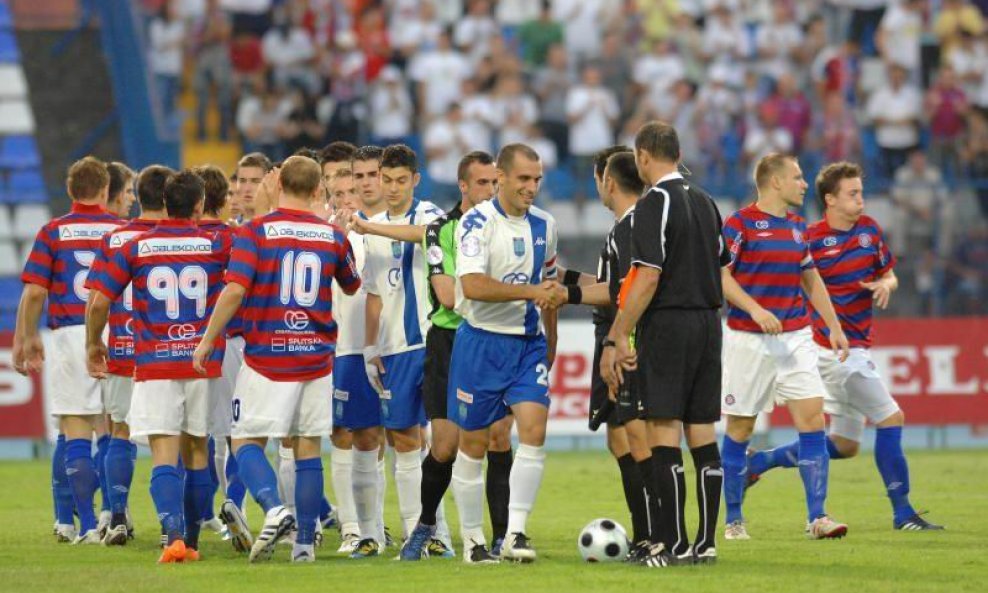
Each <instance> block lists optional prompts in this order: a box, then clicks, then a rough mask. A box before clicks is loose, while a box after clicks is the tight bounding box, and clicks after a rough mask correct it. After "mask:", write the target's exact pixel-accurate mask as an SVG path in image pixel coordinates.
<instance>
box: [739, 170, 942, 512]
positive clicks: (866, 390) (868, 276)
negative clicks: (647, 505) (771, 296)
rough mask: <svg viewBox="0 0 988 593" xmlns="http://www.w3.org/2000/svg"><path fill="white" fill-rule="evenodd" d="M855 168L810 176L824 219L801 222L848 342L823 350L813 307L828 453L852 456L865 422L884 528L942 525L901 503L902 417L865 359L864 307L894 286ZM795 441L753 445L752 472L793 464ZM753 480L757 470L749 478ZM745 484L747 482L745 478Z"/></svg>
mask: <svg viewBox="0 0 988 593" xmlns="http://www.w3.org/2000/svg"><path fill="white" fill-rule="evenodd" d="M862 176H863V172H862V170H861V167H859V166H858V165H856V164H854V163H847V162H840V163H833V164H830V165H827V166H826V167H824V168H823V170H821V171H820V173H819V175H817V178H816V192H817V195H818V196H819V197H820V201H821V203H822V205H823V207H824V218H823V220H820V221H818V222H816V223H814V224H812V225H810V227H809V228H808V229H807V236H806V238H807V241H808V243H809V247H810V252H811V253H812V255H813V259H814V261H815V262H816V264H817V267H818V269H819V270H820V275H821V276H822V277H823V281H824V283H825V284H826V285H827V290H828V292H829V293H830V295H831V298H832V299H833V303H834V308H835V309H836V311H837V317H838V319H839V320H840V324H841V327H843V328H844V332H845V334H846V335H847V338H848V341H849V343H850V346H851V351H850V354H849V356H848V359H847V360H846V361H844V362H843V363H841V362H839V361H838V360H837V358H836V357H834V355H833V354H832V352H831V351H830V330H829V328H828V327H827V325H826V324H825V323H824V322H823V318H822V317H821V316H820V315H819V314H818V313H817V312H816V311H813V312H812V315H813V338H814V340H815V341H816V343H817V344H818V345H819V346H820V361H819V368H820V375H821V377H822V378H823V381H824V385H825V386H826V388H827V392H826V395H825V399H824V411H825V412H827V414H828V415H829V416H830V436H829V438H828V440H827V449H828V451H829V454H830V458H831V459H842V458H846V457H853V456H855V455H857V453H858V448H859V446H860V443H861V438H862V437H863V435H864V428H865V422H866V421H871V422H872V423H874V424H875V426H876V430H875V464H876V465H877V466H878V472H879V473H880V474H881V476H882V481H883V482H884V483H885V488H886V491H887V493H888V497H889V500H890V501H891V503H892V515H893V516H892V527H893V528H894V529H899V530H904V531H924V530H938V529H943V527H942V526H940V525H935V524H933V523H930V522H928V521H927V520H925V519H923V518H922V517H921V516H920V515H919V514H918V513H917V512H916V511H915V509H913V507H912V505H911V504H910V502H909V466H908V464H907V463H906V457H905V455H904V454H903V452H902V425H903V422H904V417H903V415H902V410H901V409H900V408H899V405H898V404H897V403H896V402H895V400H894V399H893V398H892V395H891V394H890V393H889V390H888V387H886V386H885V384H884V383H883V382H882V380H881V377H880V376H879V375H878V373H877V371H876V369H875V364H874V362H872V360H871V353H870V347H871V342H872V307H873V305H877V306H878V307H879V308H880V309H884V308H885V307H887V306H888V302H889V297H890V295H891V294H892V292H894V291H895V290H896V289H897V288H898V286H899V281H898V279H897V278H896V276H895V271H894V270H893V267H894V265H895V257H894V256H893V255H892V253H891V251H889V248H888V242H887V241H886V239H885V233H884V232H882V228H881V227H880V226H879V225H878V223H877V222H876V221H875V220H874V219H872V218H870V217H869V216H866V215H865V214H864V206H865V204H864V197H863V190H862V182H861V178H862ZM798 450H799V443H798V442H793V443H789V444H788V445H783V446H781V447H777V448H775V449H772V450H769V451H759V452H757V453H755V454H754V455H752V456H751V458H750V459H749V465H748V471H749V473H750V475H752V476H758V474H761V473H764V472H765V471H768V470H769V469H772V468H774V467H793V466H795V463H796V457H797V451H798ZM755 479H756V480H757V477H756V478H755ZM749 483H753V482H752V480H751V479H750V478H749Z"/></svg>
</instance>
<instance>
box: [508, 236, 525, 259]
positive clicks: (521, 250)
mask: <svg viewBox="0 0 988 593" xmlns="http://www.w3.org/2000/svg"><path fill="white" fill-rule="evenodd" d="M511 245H512V247H514V250H515V255H517V256H518V257H521V256H523V255H525V239H523V238H521V237H515V238H513V239H512V240H511Z"/></svg>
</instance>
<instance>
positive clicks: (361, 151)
mask: <svg viewBox="0 0 988 593" xmlns="http://www.w3.org/2000/svg"><path fill="white" fill-rule="evenodd" d="M382 154H384V149H383V148H381V147H380V146H374V145H367V146H361V147H360V148H358V149H357V150H355V151H354V152H353V157H351V158H350V164H351V165H352V164H353V163H355V162H357V161H377V162H378V163H380V162H381V155H382Z"/></svg>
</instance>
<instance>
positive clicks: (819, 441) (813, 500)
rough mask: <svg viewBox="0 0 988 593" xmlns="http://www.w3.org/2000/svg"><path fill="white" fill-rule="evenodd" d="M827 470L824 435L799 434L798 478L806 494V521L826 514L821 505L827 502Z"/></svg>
mask: <svg viewBox="0 0 988 593" xmlns="http://www.w3.org/2000/svg"><path fill="white" fill-rule="evenodd" d="M829 470H830V456H829V455H828V454H827V436H826V434H825V433H824V432H823V431H822V430H818V431H814V432H801V433H799V476H800V477H801V478H802V479H803V491H804V492H805V493H806V510H807V517H808V521H813V520H814V519H817V518H819V517H822V516H824V515H825V514H826V512H825V511H824V508H823V505H824V502H825V501H826V500H827V482H828V477H829Z"/></svg>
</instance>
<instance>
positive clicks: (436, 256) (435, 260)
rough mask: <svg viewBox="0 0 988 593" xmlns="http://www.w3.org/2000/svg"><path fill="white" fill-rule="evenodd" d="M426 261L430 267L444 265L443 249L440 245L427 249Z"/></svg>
mask: <svg viewBox="0 0 988 593" xmlns="http://www.w3.org/2000/svg"><path fill="white" fill-rule="evenodd" d="M425 259H426V261H428V262H429V265H430V266H438V265H439V264H441V263H443V250H442V247H440V246H438V245H433V246H432V247H430V248H428V249H426V251H425Z"/></svg>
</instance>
